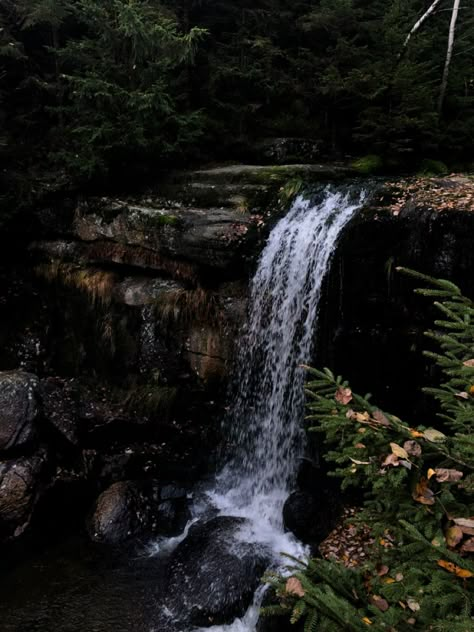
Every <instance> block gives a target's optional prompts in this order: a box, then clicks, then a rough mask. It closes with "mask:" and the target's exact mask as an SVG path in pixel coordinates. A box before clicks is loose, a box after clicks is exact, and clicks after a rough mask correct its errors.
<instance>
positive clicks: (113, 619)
mask: <svg viewBox="0 0 474 632" xmlns="http://www.w3.org/2000/svg"><path fill="white" fill-rule="evenodd" d="M1 565H2V563H1V560H0V630H1V632H165V631H164V630H159V629H158V627H155V622H156V621H157V620H158V616H157V615H158V612H159V610H160V594H161V593H162V589H161V587H162V586H163V582H164V581H165V567H166V562H165V561H164V560H163V559H160V558H159V557H148V556H147V552H146V550H145V547H143V550H142V551H136V550H135V551H133V552H128V553H127V552H121V551H115V552H111V551H110V550H108V549H104V548H98V547H97V546H94V545H93V544H91V543H89V542H87V540H85V538H84V539H82V538H81V537H79V536H75V537H74V538H71V539H69V540H67V541H65V542H61V543H60V544H57V545H55V546H50V547H49V548H48V549H47V550H45V551H43V552H41V553H37V554H36V555H34V556H33V557H30V559H28V560H26V561H25V562H23V563H21V564H19V565H18V566H16V567H15V568H13V569H10V570H5V569H2V568H1Z"/></svg>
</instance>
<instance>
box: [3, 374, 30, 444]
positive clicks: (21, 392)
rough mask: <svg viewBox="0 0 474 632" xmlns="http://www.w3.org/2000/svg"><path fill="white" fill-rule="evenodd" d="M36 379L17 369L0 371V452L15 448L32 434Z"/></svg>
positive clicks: (28, 439)
mask: <svg viewBox="0 0 474 632" xmlns="http://www.w3.org/2000/svg"><path fill="white" fill-rule="evenodd" d="M37 391H38V379H37V378H36V376H34V375H31V374H29V373H23V372H20V371H11V372H0V452H1V451H4V450H10V449H12V448H19V447H21V446H24V444H25V443H28V442H29V441H31V440H32V439H33V437H34V435H35V432H36V428H35V421H36V418H37V415H38V405H37Z"/></svg>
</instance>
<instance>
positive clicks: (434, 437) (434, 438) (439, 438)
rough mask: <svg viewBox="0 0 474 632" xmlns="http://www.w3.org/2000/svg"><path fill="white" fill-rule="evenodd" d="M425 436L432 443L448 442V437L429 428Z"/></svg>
mask: <svg viewBox="0 0 474 632" xmlns="http://www.w3.org/2000/svg"><path fill="white" fill-rule="evenodd" d="M423 436H424V438H425V439H427V440H428V441H431V442H432V443H442V442H443V441H446V435H444V434H443V433H442V432H440V431H439V430H435V429H434V428H428V430H425V432H424V433H423Z"/></svg>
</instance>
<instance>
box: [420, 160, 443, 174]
mask: <svg viewBox="0 0 474 632" xmlns="http://www.w3.org/2000/svg"><path fill="white" fill-rule="evenodd" d="M448 173H449V169H448V167H447V166H446V165H445V164H444V162H441V160H429V159H425V160H422V162H421V164H420V174H421V175H424V176H445V175H447V174H448Z"/></svg>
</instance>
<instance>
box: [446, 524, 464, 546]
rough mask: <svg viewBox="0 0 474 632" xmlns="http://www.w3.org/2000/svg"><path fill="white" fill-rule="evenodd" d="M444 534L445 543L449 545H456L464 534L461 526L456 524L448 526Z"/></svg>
mask: <svg viewBox="0 0 474 632" xmlns="http://www.w3.org/2000/svg"><path fill="white" fill-rule="evenodd" d="M445 535H446V543H447V545H448V546H451V547H455V546H457V545H458V544H459V543H460V542H461V540H462V539H463V536H464V534H463V532H462V529H461V527H457V526H454V527H449V529H447V530H446V533H445Z"/></svg>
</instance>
